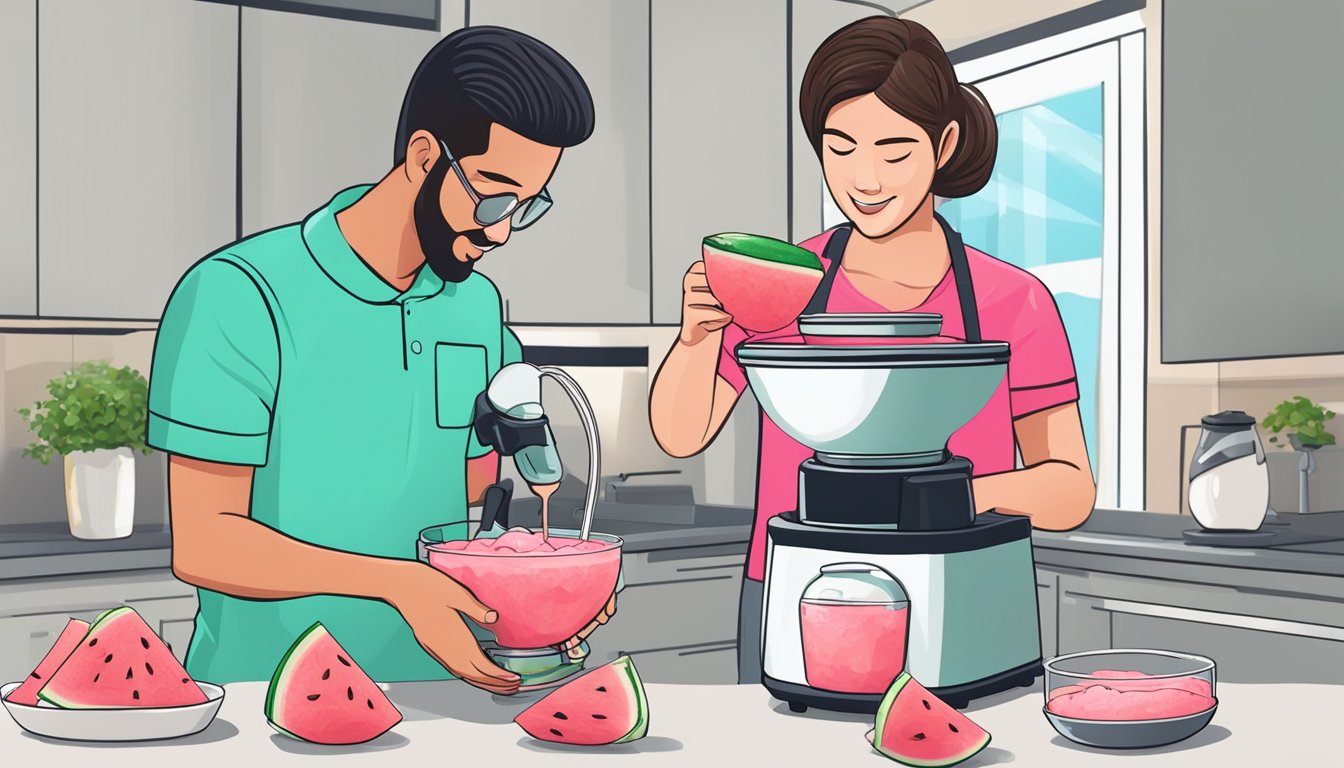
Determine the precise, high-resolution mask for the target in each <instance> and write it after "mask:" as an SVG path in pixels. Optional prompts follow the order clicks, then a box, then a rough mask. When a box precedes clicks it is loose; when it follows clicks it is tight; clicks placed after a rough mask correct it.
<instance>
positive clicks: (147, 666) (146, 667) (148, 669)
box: [145, 661, 154, 675]
mask: <svg viewBox="0 0 1344 768" xmlns="http://www.w3.org/2000/svg"><path fill="white" fill-rule="evenodd" d="M145 671H146V672H148V673H149V674H151V675H152V674H154V668H153V667H151V666H149V662H148V661H146V662H145Z"/></svg>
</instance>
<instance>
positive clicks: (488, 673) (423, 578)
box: [388, 563, 521, 695]
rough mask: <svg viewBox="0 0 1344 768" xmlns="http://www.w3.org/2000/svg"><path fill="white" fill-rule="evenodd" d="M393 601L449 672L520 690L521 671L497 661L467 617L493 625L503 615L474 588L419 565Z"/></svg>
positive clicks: (493, 687) (499, 689)
mask: <svg viewBox="0 0 1344 768" xmlns="http://www.w3.org/2000/svg"><path fill="white" fill-rule="evenodd" d="M414 566H415V567H413V568H411V569H409V570H407V571H406V575H405V577H404V578H403V579H402V580H401V581H400V582H399V583H398V584H397V585H396V586H395V587H394V589H393V591H392V594H391V595H390V597H389V599H388V602H389V603H391V605H392V607H393V608H396V609H397V612H398V613H400V614H401V617H402V618H403V619H405V620H406V623H407V624H409V625H410V626H411V630H412V631H413V632H415V639H416V641H417V642H419V643H420V645H421V646H422V647H423V648H424V649H425V651H426V652H428V653H429V655H430V656H433V657H434V659H435V660H436V661H438V662H439V663H440V664H442V665H443V666H444V668H445V669H447V670H448V671H449V672H452V673H453V674H454V675H456V676H457V677H459V678H461V679H463V680H465V681H466V682H468V683H470V684H472V685H474V686H476V687H478V688H484V689H485V690H487V691H490V692H492V693H499V694H504V695H509V694H513V693H517V691H518V686H519V684H520V680H521V679H520V678H519V677H518V675H516V674H514V673H512V672H509V671H508V670H506V669H502V668H501V667H499V666H497V665H495V664H494V663H493V662H491V661H490V659H489V658H488V657H487V656H486V655H485V652H484V651H482V650H481V646H480V643H478V642H477V640H476V636H475V635H473V634H472V632H471V629H470V628H469V627H468V626H467V624H466V621H464V620H463V618H462V616H467V617H468V618H470V619H472V620H473V621H475V622H476V623H478V624H480V625H482V626H486V627H488V626H489V625H491V624H493V623H495V621H496V620H498V618H499V615H498V614H497V613H496V612H495V611H494V610H493V609H491V608H489V607H488V606H486V605H485V604H484V603H482V602H481V601H479V600H477V599H476V596H475V595H473V594H471V591H470V590H468V589H467V588H466V587H464V586H462V585H461V584H460V583H458V582H457V581H456V580H454V579H453V578H451V577H449V576H448V575H446V574H443V573H440V572H439V571H436V570H434V569H433V568H431V567H430V566H428V565H424V564H422V563H414Z"/></svg>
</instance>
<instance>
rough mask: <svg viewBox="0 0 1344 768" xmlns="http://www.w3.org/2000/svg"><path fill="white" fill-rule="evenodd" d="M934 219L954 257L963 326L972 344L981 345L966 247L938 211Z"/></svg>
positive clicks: (953, 275)
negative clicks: (940, 227)
mask: <svg viewBox="0 0 1344 768" xmlns="http://www.w3.org/2000/svg"><path fill="white" fill-rule="evenodd" d="M933 217H934V218H935V219H937V220H938V223H939V224H940V225H941V226H942V228H943V237H945V238H947V252H948V255H949V256H951V257H952V279H953V280H954V281H956V284H957V302H958V303H959V304H961V325H962V328H963V329H964V332H965V334H966V341H967V342H968V343H970V344H978V343H980V341H981V339H980V310H979V309H978V308H977V307H976V305H975V286H974V285H972V284H971V265H970V263H969V262H968V260H967V258H966V246H965V245H964V244H963V243H962V242H961V235H960V234H959V233H958V232H957V231H956V230H955V229H953V228H952V226H951V225H950V224H948V223H947V220H946V219H944V218H943V217H942V216H940V215H939V214H938V213H937V212H936V211H935V212H934V214H933Z"/></svg>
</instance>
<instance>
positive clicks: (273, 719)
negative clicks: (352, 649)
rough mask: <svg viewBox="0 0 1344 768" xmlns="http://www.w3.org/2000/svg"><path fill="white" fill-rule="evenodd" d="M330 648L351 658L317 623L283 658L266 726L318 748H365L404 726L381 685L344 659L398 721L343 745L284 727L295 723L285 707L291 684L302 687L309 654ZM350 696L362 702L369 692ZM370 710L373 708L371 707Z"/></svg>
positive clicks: (271, 688) (270, 692)
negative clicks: (302, 670)
mask: <svg viewBox="0 0 1344 768" xmlns="http://www.w3.org/2000/svg"><path fill="white" fill-rule="evenodd" d="M326 644H330V645H331V646H334V648H335V650H336V651H337V652H338V653H344V656H348V655H349V654H348V653H345V649H344V648H341V645H340V643H338V642H337V641H336V638H335V637H333V636H332V635H331V633H330V632H328V631H327V628H326V627H324V626H322V622H320V621H319V622H314V623H313V625H312V626H310V627H308V629H306V630H304V631H303V633H302V634H301V635H299V637H298V638H297V639H296V640H295V641H294V643H293V645H291V646H290V647H289V650H287V651H285V655H284V656H282V657H281V658H280V663H279V664H277V665H276V667H275V672H274V673H273V674H272V675H271V684H270V686H268V687H267V689H266V705H265V708H264V711H265V715H266V722H267V723H269V724H270V726H271V727H272V728H274V729H275V730H276V731H278V732H280V733H282V734H284V735H285V736H289V737H290V738H293V739H297V740H299V741H306V742H309V743H314V744H338V745H351V744H363V743H366V742H369V741H372V740H374V739H376V738H378V737H379V736H382V735H383V734H384V733H387V732H388V731H390V730H391V729H392V728H393V727H394V726H396V724H397V723H400V722H401V720H402V715H401V712H400V710H398V709H397V708H396V705H394V704H393V703H392V702H391V701H390V700H388V698H387V695H386V694H384V693H383V692H382V689H380V688H378V687H377V684H376V683H374V682H373V680H372V679H370V678H369V677H368V675H367V674H366V673H364V671H363V670H362V669H360V668H359V667H358V666H357V665H355V662H354V659H345V658H344V656H342V659H341V660H342V661H348V664H347V665H346V666H347V667H349V668H350V669H351V670H354V671H357V672H358V675H359V677H360V678H361V679H362V681H364V682H366V683H367V685H369V686H373V690H372V691H368V692H367V695H368V696H372V695H373V691H376V692H377V697H378V699H379V702H380V703H386V704H387V706H388V707H390V708H391V710H392V713H395V718H394V719H389V720H388V721H387V722H386V724H385V725H383V724H377V725H372V726H370V727H369V728H367V729H366V730H367V733H364V734H361V735H360V738H351V739H342V740H340V741H336V740H332V741H320V740H317V739H314V738H310V737H308V736H304V735H302V734H300V733H298V732H297V731H298V730H300V729H298V728H295V727H293V726H292V725H291V726H289V727H287V726H286V725H284V723H287V722H289V721H290V720H291V717H290V715H289V714H288V712H287V709H286V707H285V706H284V702H286V701H288V700H289V697H288V695H287V694H288V693H289V688H290V686H291V684H297V683H298V680H297V679H296V678H297V674H296V670H297V669H298V668H300V667H301V662H302V661H303V660H304V657H305V656H306V655H307V653H308V652H310V651H313V650H314V649H316V648H319V647H320V646H322V645H326ZM333 666H334V665H333ZM350 695H351V697H352V698H351V700H352V701H354V700H357V699H358V698H366V692H364V691H361V693H360V696H358V697H355V696H353V694H350ZM310 700H311V699H310ZM370 708H371V709H372V708H373V707H372V704H371V703H370ZM300 714H302V713H300Z"/></svg>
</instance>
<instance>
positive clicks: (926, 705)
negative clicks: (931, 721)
mask: <svg viewBox="0 0 1344 768" xmlns="http://www.w3.org/2000/svg"><path fill="white" fill-rule="evenodd" d="M921 701H923V702H924V708H925V709H933V707H931V706H929V700H928V699H921Z"/></svg>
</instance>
